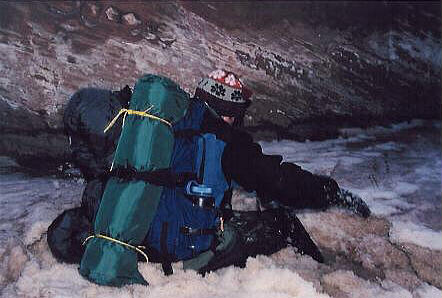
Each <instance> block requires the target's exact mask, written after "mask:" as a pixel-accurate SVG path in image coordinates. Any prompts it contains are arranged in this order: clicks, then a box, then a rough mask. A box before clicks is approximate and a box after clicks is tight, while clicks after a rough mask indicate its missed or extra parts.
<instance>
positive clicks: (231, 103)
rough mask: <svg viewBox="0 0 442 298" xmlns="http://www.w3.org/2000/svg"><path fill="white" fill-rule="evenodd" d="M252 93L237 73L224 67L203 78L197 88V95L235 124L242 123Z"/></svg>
mask: <svg viewBox="0 0 442 298" xmlns="http://www.w3.org/2000/svg"><path fill="white" fill-rule="evenodd" d="M251 95H252V92H251V91H250V89H248V88H246V87H245V86H244V84H243V82H242V81H241V79H240V78H239V77H238V76H237V75H235V74H234V73H232V72H230V71H226V70H222V69H218V70H215V71H213V72H211V73H210V74H209V75H208V77H205V78H203V79H202V80H201V81H200V82H199V83H198V86H197V88H196V90H195V97H198V98H199V99H201V100H204V101H205V102H206V103H207V104H208V105H209V106H210V107H211V108H212V109H213V110H215V112H217V113H218V115H219V116H221V118H222V119H223V120H224V121H225V122H227V123H228V124H230V125H235V126H239V125H241V124H242V122H243V118H244V114H245V111H246V109H247V108H248V107H249V106H250V103H251V101H250V97H251Z"/></svg>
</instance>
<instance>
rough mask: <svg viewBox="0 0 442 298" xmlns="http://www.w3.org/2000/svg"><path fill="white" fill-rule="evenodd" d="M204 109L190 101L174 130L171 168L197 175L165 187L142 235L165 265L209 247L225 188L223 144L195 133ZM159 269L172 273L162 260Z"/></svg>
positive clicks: (194, 254) (207, 134)
mask: <svg viewBox="0 0 442 298" xmlns="http://www.w3.org/2000/svg"><path fill="white" fill-rule="evenodd" d="M206 110H207V106H206V105H205V104H204V103H203V102H201V101H198V100H193V101H192V102H191V104H190V107H189V110H188V111H187V113H186V115H185V116H184V118H183V119H181V120H180V121H178V122H177V123H176V124H175V125H174V126H173V130H174V133H175V144H174V149H173V153H172V161H171V170H172V172H174V173H176V174H180V173H189V172H190V173H195V174H196V177H195V179H194V180H190V181H188V182H187V184H186V185H184V186H176V187H164V189H163V192H162V195H161V198H160V202H159V204H158V208H157V210H156V214H155V216H154V219H153V221H152V223H151V225H150V229H149V231H148V234H147V236H146V240H145V243H147V244H148V246H150V247H152V248H154V249H155V250H156V251H157V252H159V253H160V254H161V255H162V256H163V257H165V258H166V261H168V262H172V261H177V260H187V259H191V258H193V257H195V256H197V255H198V254H200V253H201V252H203V251H206V250H208V249H210V248H211V245H212V244H213V241H214V237H215V232H216V229H217V226H218V225H219V220H220V219H219V208H220V206H221V203H222V200H223V197H224V193H225V192H226V191H227V190H228V189H229V187H230V185H229V183H228V182H227V180H226V178H225V176H224V173H223V171H222V167H221V156H222V153H223V150H224V147H225V143H224V142H223V141H221V140H219V139H217V138H216V136H215V135H214V134H210V133H205V134H201V133H200V128H201V122H202V119H203V114H204V112H205V111H206ZM166 263H167V262H166ZM169 267H170V265H169ZM163 269H164V270H165V273H166V274H168V273H171V268H169V269H166V268H164V262H163ZM166 271H169V272H166Z"/></svg>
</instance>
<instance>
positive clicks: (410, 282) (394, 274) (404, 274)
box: [385, 268, 422, 292]
mask: <svg viewBox="0 0 442 298" xmlns="http://www.w3.org/2000/svg"><path fill="white" fill-rule="evenodd" d="M385 278H386V279H388V280H391V281H393V282H394V283H397V284H398V285H400V286H401V287H403V288H404V289H407V290H408V291H410V292H411V291H413V290H415V289H416V288H417V287H419V286H420V285H421V284H422V281H421V280H420V279H419V278H418V277H417V275H416V273H414V272H413V271H412V268H409V269H406V270H401V269H399V270H397V269H387V270H385Z"/></svg>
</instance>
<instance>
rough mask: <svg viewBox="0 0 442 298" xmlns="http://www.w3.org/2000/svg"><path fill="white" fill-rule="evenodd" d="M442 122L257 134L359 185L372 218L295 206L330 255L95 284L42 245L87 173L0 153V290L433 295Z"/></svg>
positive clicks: (154, 270) (155, 271)
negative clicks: (43, 168) (30, 164)
mask: <svg viewBox="0 0 442 298" xmlns="http://www.w3.org/2000/svg"><path fill="white" fill-rule="evenodd" d="M440 129H441V126H440V122H430V121H421V120H415V121H412V122H409V123H401V124H397V125H391V126H389V127H373V128H370V129H366V130H362V129H345V130H342V131H341V137H340V138H338V139H333V140H326V141H321V142H303V143H299V142H293V141H287V140H281V141H273V142H261V145H262V147H263V150H264V152H265V153H267V154H280V155H282V156H283V158H284V161H289V162H294V163H296V164H298V165H300V166H302V167H303V168H304V169H306V170H309V171H312V172H314V173H316V174H324V175H330V176H332V177H333V178H334V179H336V180H337V181H338V183H339V184H340V186H341V187H343V188H346V189H349V190H351V191H353V192H354V193H356V194H358V195H360V196H361V197H362V198H364V199H365V200H366V202H367V203H368V205H369V206H370V208H371V209H372V212H373V216H372V218H373V219H370V220H365V219H361V218H359V217H357V216H355V215H353V214H352V213H351V212H349V211H346V210H340V209H336V208H334V209H332V210H329V211H325V212H319V211H311V210H306V211H300V212H299V213H300V218H301V220H303V222H304V223H305V225H306V227H307V229H308V230H309V231H311V233H312V237H313V238H314V239H315V241H317V243H318V245H319V246H320V248H321V249H322V250H323V251H324V253H325V256H326V263H325V264H319V263H317V262H315V261H314V260H312V259H311V258H310V257H308V256H301V255H299V254H297V253H296V252H295V251H294V250H293V248H290V247H289V248H286V249H283V250H282V251H280V252H278V253H276V254H274V255H271V256H258V257H256V258H249V260H248V263H247V266H246V268H243V269H241V268H234V267H228V268H224V269H221V270H218V271H216V272H212V273H210V274H208V275H206V276H205V277H202V276H200V275H198V274H196V273H195V272H193V271H184V270H183V269H182V265H181V264H180V263H176V264H173V268H174V274H173V275H172V276H169V277H166V276H164V274H163V272H162V270H161V266H160V265H158V264H150V263H148V264H145V263H140V264H139V270H140V272H141V273H142V274H143V275H144V276H145V278H146V280H148V281H149V283H150V285H149V286H148V287H145V286H140V285H131V286H125V287H123V288H111V287H103V286H98V285H95V284H92V283H90V282H88V281H86V280H84V279H83V278H82V277H81V276H80V275H79V274H78V272H77V266H76V265H67V264H61V263H57V261H56V260H55V259H54V258H53V257H52V255H51V253H50V251H49V249H48V246H47V242H46V234H45V233H46V229H47V227H48V226H49V225H50V223H51V222H52V221H53V220H54V218H55V217H56V216H57V215H58V214H60V213H61V212H62V211H63V210H65V209H67V208H72V207H74V206H78V205H79V203H80V198H81V193H82V191H83V189H84V181H83V180H82V179H78V178H67V179H66V178H59V177H56V176H51V175H45V174H43V173H40V175H36V176H35V175H29V174H24V171H23V168H21V167H20V166H19V165H17V164H16V163H15V162H14V161H13V160H11V159H9V158H6V157H0V204H1V208H0V240H1V242H0V243H1V244H0V262H1V267H0V268H1V269H0V291H1V292H0V295H1V297H156V298H157V297H182V298H184V297H192V298H199V297H200V298H203V297H204V298H205V297H238V298H242V297H244V298H245V297H247V298H249V297H254V298H259V297H263V298H264V297H265V298H268V297H278V298H279V297H281V298H282V297H302V298H307V297H318V298H319V297H398V298H399V297H401V298H405V297H410V298H424V297H425V298H436V297H438V298H440V297H441V296H442V292H441V290H440V289H441V281H440V279H441V277H440V266H439V264H440V263H437V262H440V259H441V249H442V218H441V183H442V182H441V177H442V158H441V150H440V149H441V147H440V145H441V144H440ZM234 207H235V208H236V209H242V210H244V209H254V208H255V207H256V203H255V196H254V194H248V193H244V192H237V193H236V194H235V196H234ZM332 221H333V222H332ZM349 222H352V223H353V224H354V225H355V227H354V229H360V230H361V233H365V234H364V236H363V237H362V236H361V238H360V239H359V238H357V237H356V236H355V235H358V233H359V231H357V230H356V231H352V230H351V228H352V227H347V226H345V225H346V224H347V225H348V223H349ZM383 223H385V224H383ZM339 226H340V227H342V230H339V231H338V229H337V228H336V227H339ZM333 227H335V228H333ZM332 229H333V230H332ZM384 230H385V232H383V231H384ZM327 237H333V238H327ZM355 237H356V238H355ZM352 241H353V242H352ZM355 243H356V244H355ZM327 245H329V246H327ZM352 245H353V246H352ZM357 245H359V246H357ZM355 247H356V248H355Z"/></svg>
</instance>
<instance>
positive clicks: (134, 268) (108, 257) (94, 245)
mask: <svg viewBox="0 0 442 298" xmlns="http://www.w3.org/2000/svg"><path fill="white" fill-rule="evenodd" d="M188 105H189V96H188V94H187V93H186V92H184V91H183V90H182V89H181V88H180V87H179V86H178V85H177V84H176V83H175V82H173V81H172V80H170V79H168V78H166V77H162V76H157V75H152V74H147V75H144V76H143V77H141V78H140V79H139V80H138V81H137V83H136V85H135V88H134V93H133V95H132V98H131V101H130V106H129V109H123V110H121V111H120V113H119V114H118V116H117V117H120V116H121V117H123V118H124V122H123V128H122V132H121V135H120V139H119V141H118V146H117V149H116V152H115V157H114V161H113V168H125V169H134V170H136V171H140V172H146V171H152V170H157V169H164V168H168V167H169V166H170V162H171V157H172V151H173V146H174V135H173V130H172V125H173V124H174V123H176V122H177V121H179V120H180V119H181V118H182V117H183V116H184V114H185V113H186V110H187V108H188ZM117 117H116V118H117ZM114 120H116V119H114ZM111 125H112V123H111ZM161 193H162V187H161V186H156V185H152V184H150V183H148V182H146V181H142V180H122V179H119V178H117V177H111V178H110V179H109V181H108V182H107V184H106V188H105V191H104V193H103V197H102V200H101V203H100V207H99V210H98V213H97V215H96V219H95V223H94V235H91V236H90V237H89V238H88V239H87V241H86V242H85V245H86V247H85V252H84V254H83V257H82V260H81V263H80V268H79V272H80V274H81V275H82V276H84V277H85V278H87V279H88V280H90V281H92V282H94V283H97V284H101V285H109V286H122V285H125V284H133V283H139V284H145V285H147V284H148V283H147V281H146V280H145V279H144V278H143V276H142V275H141V274H140V272H139V271H138V264H137V254H138V253H140V251H139V250H137V246H138V245H140V243H142V241H143V240H144V238H145V236H146V234H147V232H148V229H149V226H150V223H151V222H152V220H153V217H154V215H155V212H156V208H157V206H158V202H159V200H160V196H161Z"/></svg>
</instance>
